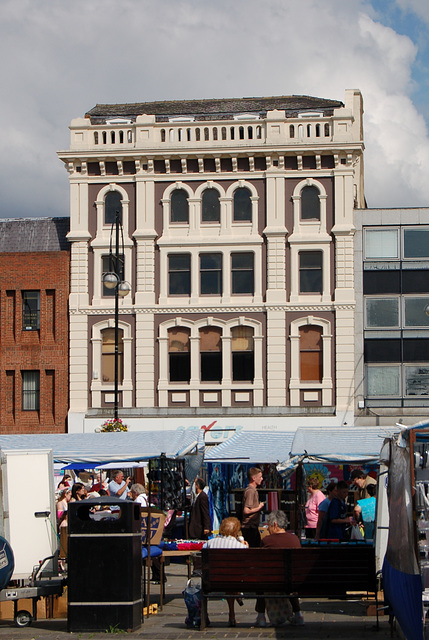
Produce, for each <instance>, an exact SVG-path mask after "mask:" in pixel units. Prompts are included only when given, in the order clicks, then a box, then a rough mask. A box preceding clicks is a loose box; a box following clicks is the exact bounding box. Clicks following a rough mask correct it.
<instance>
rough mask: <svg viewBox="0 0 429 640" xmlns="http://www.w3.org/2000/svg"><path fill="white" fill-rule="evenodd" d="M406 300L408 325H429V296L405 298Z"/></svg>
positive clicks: (406, 321) (406, 323) (406, 320)
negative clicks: (427, 312)
mask: <svg viewBox="0 0 429 640" xmlns="http://www.w3.org/2000/svg"><path fill="white" fill-rule="evenodd" d="M404 302H405V326H406V327H422V326H426V327H427V326H429V316H427V315H426V313H425V308H426V307H427V305H428V302H429V300H428V299H427V298H404Z"/></svg>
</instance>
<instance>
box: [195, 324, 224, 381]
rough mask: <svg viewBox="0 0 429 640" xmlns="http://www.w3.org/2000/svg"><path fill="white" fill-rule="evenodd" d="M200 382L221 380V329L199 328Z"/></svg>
mask: <svg viewBox="0 0 429 640" xmlns="http://www.w3.org/2000/svg"><path fill="white" fill-rule="evenodd" d="M200 360H201V362H200V366H201V382H221V381H222V330H221V329H218V328H217V327H203V328H202V329H200Z"/></svg>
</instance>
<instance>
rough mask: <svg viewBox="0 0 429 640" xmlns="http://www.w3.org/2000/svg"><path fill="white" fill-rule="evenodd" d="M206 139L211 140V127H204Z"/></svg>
mask: <svg viewBox="0 0 429 640" xmlns="http://www.w3.org/2000/svg"><path fill="white" fill-rule="evenodd" d="M204 140H209V129H208V127H204Z"/></svg>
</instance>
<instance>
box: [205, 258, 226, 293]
mask: <svg viewBox="0 0 429 640" xmlns="http://www.w3.org/2000/svg"><path fill="white" fill-rule="evenodd" d="M200 293H201V295H219V296H220V295H222V254H221V253H202V254H201V255H200Z"/></svg>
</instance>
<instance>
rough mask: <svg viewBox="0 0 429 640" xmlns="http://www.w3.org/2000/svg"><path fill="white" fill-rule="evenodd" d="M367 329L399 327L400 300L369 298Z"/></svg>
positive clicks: (367, 304) (367, 303)
mask: <svg viewBox="0 0 429 640" xmlns="http://www.w3.org/2000/svg"><path fill="white" fill-rule="evenodd" d="M365 302H366V323H365V324H366V327H370V328H373V327H399V298H367V299H366V301H365Z"/></svg>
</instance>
